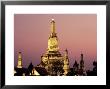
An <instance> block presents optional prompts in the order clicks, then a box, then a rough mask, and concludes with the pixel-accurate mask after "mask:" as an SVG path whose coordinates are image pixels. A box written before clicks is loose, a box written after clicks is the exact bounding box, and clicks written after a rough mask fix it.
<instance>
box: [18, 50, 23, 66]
mask: <svg viewBox="0 0 110 89" xmlns="http://www.w3.org/2000/svg"><path fill="white" fill-rule="evenodd" d="M17 68H22V56H21V52H19V53H18V65H17Z"/></svg>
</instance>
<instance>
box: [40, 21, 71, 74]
mask: <svg viewBox="0 0 110 89" xmlns="http://www.w3.org/2000/svg"><path fill="white" fill-rule="evenodd" d="M65 54H66V56H65V55H64V56H62V55H61V53H60V52H59V46H58V37H57V35H56V29H55V21H54V19H52V21H51V33H50V36H49V39H48V48H47V51H46V53H45V54H43V55H42V56H41V63H40V65H39V66H40V67H44V68H45V69H46V70H47V72H48V75H50V76H56V75H57V76H62V75H66V74H67V73H68V72H69V70H70V69H69V59H68V57H67V56H68V55H67V51H66V53H65Z"/></svg>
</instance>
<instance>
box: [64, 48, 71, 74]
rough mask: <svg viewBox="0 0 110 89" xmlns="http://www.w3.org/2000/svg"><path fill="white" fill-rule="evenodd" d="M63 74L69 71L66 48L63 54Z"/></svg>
mask: <svg viewBox="0 0 110 89" xmlns="http://www.w3.org/2000/svg"><path fill="white" fill-rule="evenodd" d="M63 69H64V75H66V74H67V73H68V72H69V71H70V67H69V59H68V50H67V49H66V50H65V55H64V66H63Z"/></svg>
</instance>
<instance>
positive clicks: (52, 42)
mask: <svg viewBox="0 0 110 89" xmlns="http://www.w3.org/2000/svg"><path fill="white" fill-rule="evenodd" d="M58 50H59V47H58V38H57V35H56V32H55V21H54V19H52V21H51V34H50V36H49V39H48V51H58Z"/></svg>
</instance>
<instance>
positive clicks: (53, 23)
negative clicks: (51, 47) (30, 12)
mask: <svg viewBox="0 0 110 89" xmlns="http://www.w3.org/2000/svg"><path fill="white" fill-rule="evenodd" d="M51 33H55V21H54V19H52V21H51Z"/></svg>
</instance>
